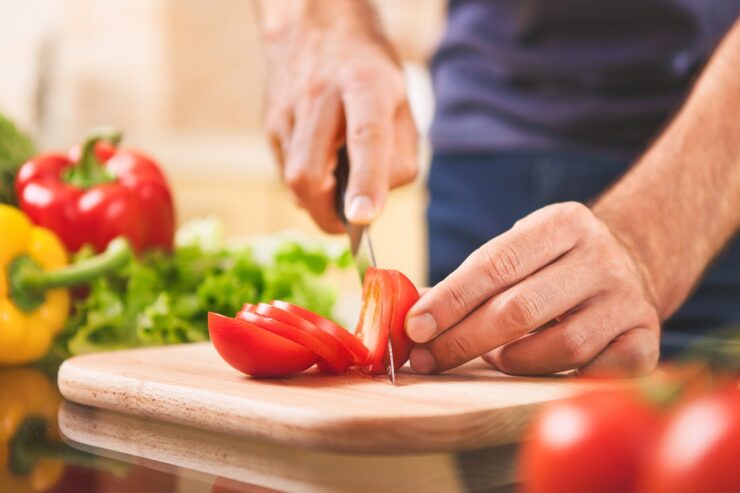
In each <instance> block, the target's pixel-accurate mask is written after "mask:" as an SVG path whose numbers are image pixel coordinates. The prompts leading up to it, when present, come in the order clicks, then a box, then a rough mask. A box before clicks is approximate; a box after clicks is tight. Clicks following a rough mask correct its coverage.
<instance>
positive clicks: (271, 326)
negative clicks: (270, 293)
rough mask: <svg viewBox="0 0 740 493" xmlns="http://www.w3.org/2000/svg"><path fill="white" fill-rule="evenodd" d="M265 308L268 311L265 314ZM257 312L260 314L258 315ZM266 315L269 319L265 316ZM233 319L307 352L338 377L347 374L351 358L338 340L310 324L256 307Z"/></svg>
mask: <svg viewBox="0 0 740 493" xmlns="http://www.w3.org/2000/svg"><path fill="white" fill-rule="evenodd" d="M260 307H262V308H260ZM267 308H269V309H271V310H269V311H268V310H267ZM257 310H261V313H258V311H257ZM268 312H269V313H270V314H271V315H265V314H266V313H268ZM237 317H238V318H239V319H241V320H246V321H247V322H250V323H253V324H255V325H256V326H258V327H261V328H263V329H265V330H269V331H270V332H272V333H275V334H277V335H280V336H282V337H284V338H286V339H288V340H290V341H293V342H295V343H296V344H300V345H301V346H303V347H305V348H306V349H309V350H310V351H312V352H314V353H315V354H317V355H318V356H319V358H320V359H321V360H323V363H324V364H322V368H324V369H327V370H329V371H332V372H336V373H341V372H343V371H347V369H349V367H350V364H351V363H352V356H351V355H350V354H349V352H348V351H347V350H346V349H345V348H344V347H343V346H342V345H341V344H340V343H339V341H338V340H336V339H335V338H334V337H332V336H330V335H329V334H327V333H326V332H324V331H323V330H321V329H319V328H318V327H316V326H315V325H313V324H312V323H310V322H308V321H306V320H303V319H302V318H301V317H298V316H296V315H293V314H291V313H288V312H286V311H284V310H280V309H279V308H276V307H273V306H271V305H265V304H260V305H257V307H256V308H255V309H254V310H251V311H250V310H247V311H240V312H239V313H238V314H237ZM273 317H277V318H279V319H280V320H276V318H273ZM286 320H287V322H286Z"/></svg>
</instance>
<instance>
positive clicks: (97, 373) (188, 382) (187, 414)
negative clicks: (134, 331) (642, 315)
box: [59, 343, 596, 453]
mask: <svg viewBox="0 0 740 493" xmlns="http://www.w3.org/2000/svg"><path fill="white" fill-rule="evenodd" d="M594 385H596V384H595V383H593V382H588V383H586V382H584V381H582V380H579V379H578V378H575V377H566V376H555V377H549V378H518V377H510V376H506V375H503V374H501V373H498V372H495V371H493V370H492V369H491V368H490V367H488V366H487V365H486V364H485V363H483V362H480V361H479V362H473V363H469V364H467V365H465V366H463V367H460V368H458V369H456V370H453V371H450V372H448V373H445V374H443V375H434V376H419V375H415V374H413V373H411V372H410V371H409V370H406V369H402V370H401V372H399V374H398V383H397V385H396V386H393V385H391V384H390V383H388V381H387V380H386V378H385V376H384V375H383V376H377V377H368V376H365V375H361V374H359V373H353V374H347V375H332V376H330V375H323V374H321V373H319V372H318V371H315V370H309V371H307V372H304V373H302V374H300V375H297V376H294V377H291V378H286V379H279V380H258V379H253V378H250V377H247V376H245V375H242V374H241V373H239V372H237V371H236V370H234V369H232V368H231V367H230V366H228V365H227V364H226V363H224V362H223V361H222V360H221V358H220V357H219V356H218V354H217V353H216V351H215V350H214V349H213V347H212V346H211V345H210V343H200V344H188V345H179V346H169V347H158V348H146V349H135V350H126V351H117V352H110V353H100V354H91V355H85V356H78V357H75V358H72V359H70V360H67V361H66V362H65V363H64V364H63V365H62V367H61V368H60V370H59V389H60V390H61V392H62V394H63V395H64V397H66V398H67V399H69V400H71V401H74V402H78V403H80V404H87V405H91V406H95V407H101V408H106V409H113V410H117V411H121V412H126V413H133V414H137V415H143V416H147V417H151V418H155V419H159V420H164V421H171V422H175V423H182V424H188V425H192V426H196V427H200V428H205V429H211V430H216V431H220V432H226V433H233V434H239V435H244V436H250V437H257V438H264V439H268V440H272V441H276V442H280V443H283V444H287V445H296V446H302V447H308V448H313V449H317V450H330V451H342V452H364V453H376V452H377V453H408V452H444V451H458V450H467V449H474V448H480V447H486V446H493V445H500V444H506V443H512V442H515V441H517V440H518V439H519V437H520V435H521V433H522V431H523V429H524V428H525V426H526V424H527V423H528V422H529V421H530V419H531V417H532V413H533V411H534V410H535V408H536V407H537V406H538V405H540V404H542V403H545V402H548V401H552V400H555V399H561V398H563V397H566V396H568V395H572V394H573V393H575V392H578V391H582V390H585V389H586V388H589V387H593V386H594Z"/></svg>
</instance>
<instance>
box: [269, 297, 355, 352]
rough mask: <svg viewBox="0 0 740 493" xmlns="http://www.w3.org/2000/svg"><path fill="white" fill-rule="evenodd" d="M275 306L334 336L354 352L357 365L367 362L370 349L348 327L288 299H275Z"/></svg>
mask: <svg viewBox="0 0 740 493" xmlns="http://www.w3.org/2000/svg"><path fill="white" fill-rule="evenodd" d="M271 304H272V305H273V306H276V307H277V308H280V309H281V310H285V311H286V312H290V313H293V314H294V315H298V316H299V317H301V318H303V319H305V320H308V321H309V322H311V323H312V324H314V325H315V326H316V327H318V328H320V329H321V330H323V331H324V332H327V333H328V334H330V335H332V336H334V337H335V338H336V339H338V340H339V342H340V343H341V344H342V345H343V346H344V347H345V348H346V349H347V350H348V351H349V352H350V353H351V354H352V364H353V365H355V366H364V365H366V364H367V362H368V361H367V358H368V354H369V351H368V350H367V348H366V347H365V346H364V345H363V344H362V343H361V342H360V341H359V340H358V339H357V338H356V337H355V336H354V335H353V334H352V333H351V332H350V331H348V330H347V329H345V328H344V327H342V326H341V325H339V324H336V323H334V322H332V321H331V320H329V319H328V318H324V317H322V316H321V315H319V314H318V313H314V312H312V311H310V310H307V309H305V308H303V307H300V306H298V305H294V304H292V303H288V302H287V301H279V300H275V301H273V302H272V303H271Z"/></svg>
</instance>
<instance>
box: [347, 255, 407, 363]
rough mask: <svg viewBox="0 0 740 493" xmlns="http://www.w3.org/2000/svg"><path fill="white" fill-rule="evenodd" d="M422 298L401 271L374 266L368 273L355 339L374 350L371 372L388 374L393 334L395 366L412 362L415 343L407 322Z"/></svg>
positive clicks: (371, 359) (371, 354) (370, 356)
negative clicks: (389, 344) (408, 316)
mask: <svg viewBox="0 0 740 493" xmlns="http://www.w3.org/2000/svg"><path fill="white" fill-rule="evenodd" d="M418 299H419V293H418V292H417V290H416V287H415V286H414V285H413V284H412V283H411V281H409V280H408V278H407V277H406V276H404V275H403V274H401V273H400V272H398V271H395V270H386V269H375V268H372V267H371V268H369V269H368V270H367V272H366V273H365V284H364V286H363V291H362V308H361V310H360V321H359V322H358V324H357V328H356V329H355V336H356V337H358V338H359V339H360V340H361V341H362V342H363V344H365V346H367V348H368V349H369V351H370V355H369V358H368V360H369V362H368V365H367V367H366V371H367V372H368V373H372V374H381V373H385V364H384V363H385V362H386V361H387V358H388V354H387V353H388V337H389V334H390V339H391V344H392V345H393V367H394V368H396V369H398V368H400V367H401V366H403V365H404V364H405V363H406V361H408V359H409V354H410V353H411V348H412V347H413V342H412V341H411V339H409V337H408V336H407V335H406V331H405V329H404V323H405V319H406V313H407V312H408V311H409V309H410V308H411V307H412V306H413V304H414V303H415V302H416V300H418Z"/></svg>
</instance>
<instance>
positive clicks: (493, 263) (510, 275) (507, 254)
mask: <svg viewBox="0 0 740 493" xmlns="http://www.w3.org/2000/svg"><path fill="white" fill-rule="evenodd" d="M478 251H479V252H480V253H479V255H482V257H483V262H482V263H483V266H484V269H483V272H484V274H485V275H487V276H488V277H489V278H490V279H491V281H492V282H494V283H495V285H500V284H504V285H508V284H510V283H511V282H513V281H514V280H515V279H517V278H518V277H519V273H520V270H521V267H520V265H521V262H520V260H519V256H518V255H517V253H516V250H514V249H513V248H511V247H506V246H504V247H499V248H495V249H494V248H491V247H486V246H483V247H481V248H480V249H479V250H478Z"/></svg>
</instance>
